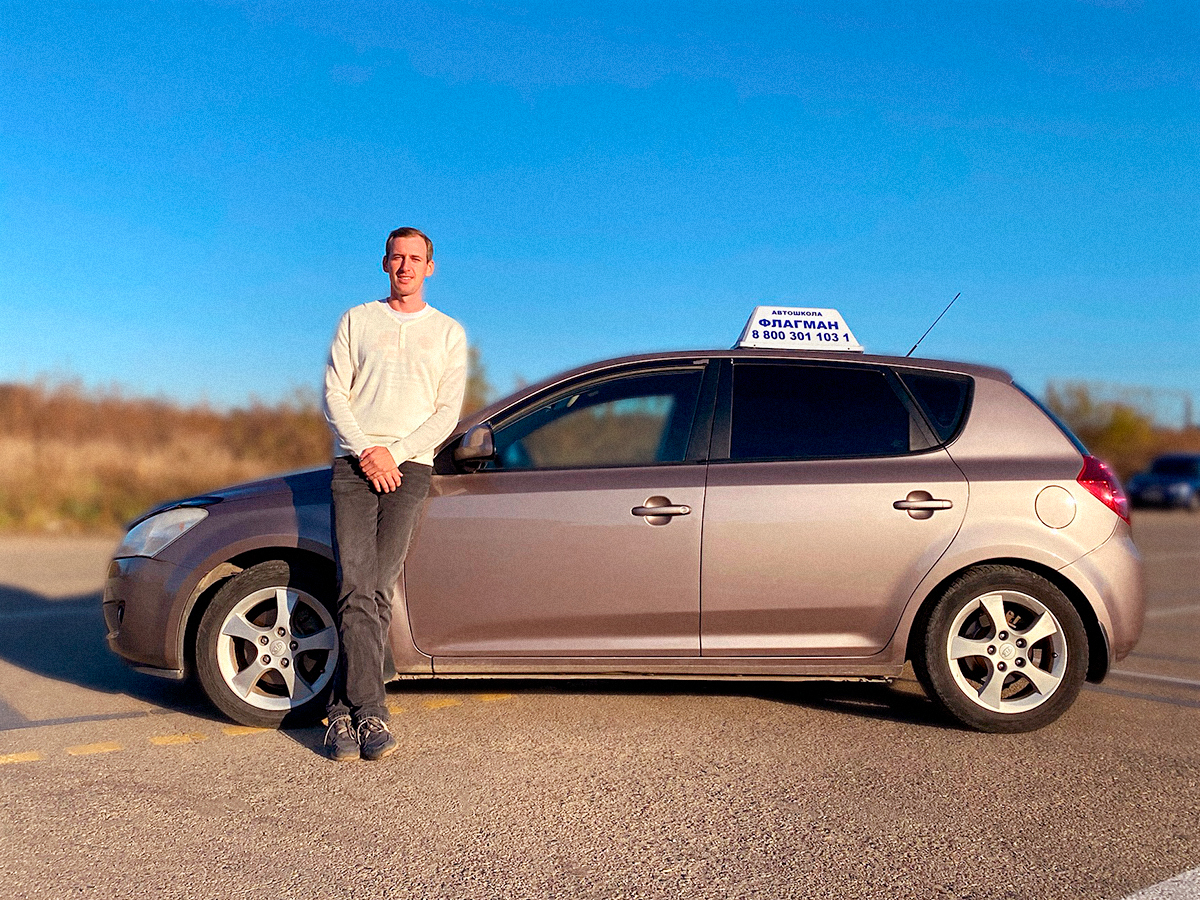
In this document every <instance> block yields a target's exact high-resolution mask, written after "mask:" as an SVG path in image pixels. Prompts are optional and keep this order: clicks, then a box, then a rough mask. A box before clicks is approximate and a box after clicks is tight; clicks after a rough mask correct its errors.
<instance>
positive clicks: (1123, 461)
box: [1046, 381, 1200, 479]
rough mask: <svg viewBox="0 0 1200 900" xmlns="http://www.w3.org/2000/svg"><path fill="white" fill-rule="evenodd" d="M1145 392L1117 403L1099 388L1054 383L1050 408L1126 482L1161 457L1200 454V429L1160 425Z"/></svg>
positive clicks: (1131, 393)
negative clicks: (1171, 454) (1165, 454)
mask: <svg viewBox="0 0 1200 900" xmlns="http://www.w3.org/2000/svg"><path fill="white" fill-rule="evenodd" d="M1144 393H1145V392H1144V391H1136V390H1130V391H1129V392H1127V393H1126V395H1125V396H1117V397H1115V398H1112V397H1108V396H1106V395H1107V394H1111V391H1110V390H1107V389H1106V388H1105V387H1104V386H1101V385H1091V384H1088V383H1087V382H1079V381H1073V382H1065V383H1060V384H1055V383H1051V384H1050V385H1049V386H1048V387H1047V388H1046V405H1047V406H1049V407H1050V408H1051V409H1052V410H1054V412H1055V413H1056V414H1057V415H1058V417H1059V418H1061V419H1062V420H1063V421H1064V422H1065V423H1066V424H1067V425H1068V426H1069V427H1070V429H1071V430H1072V431H1073V432H1075V434H1076V436H1077V437H1078V438H1079V439H1080V440H1081V441H1083V443H1084V444H1085V445H1086V446H1087V448H1088V450H1089V451H1090V452H1092V453H1094V454H1095V455H1096V456H1098V457H1100V458H1101V459H1103V460H1104V461H1105V462H1107V463H1109V464H1110V465H1112V467H1113V468H1114V469H1116V471H1117V474H1118V475H1120V476H1121V478H1124V479H1127V478H1129V476H1130V475H1133V474H1134V473H1135V472H1138V471H1140V470H1142V469H1144V468H1146V466H1147V465H1148V464H1149V463H1150V460H1152V459H1153V458H1154V457H1156V456H1158V455H1160V454H1163V453H1175V452H1186V451H1200V429H1197V428H1191V427H1188V428H1182V429H1174V428H1164V427H1162V426H1160V425H1156V424H1155V421H1154V413H1153V411H1152V410H1150V409H1149V408H1147V406H1146V399H1145V398H1144V396H1143V395H1144Z"/></svg>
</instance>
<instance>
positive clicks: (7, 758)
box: [0, 750, 42, 766]
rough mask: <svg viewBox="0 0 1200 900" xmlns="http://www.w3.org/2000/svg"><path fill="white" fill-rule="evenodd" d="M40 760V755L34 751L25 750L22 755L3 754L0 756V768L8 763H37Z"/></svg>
mask: <svg viewBox="0 0 1200 900" xmlns="http://www.w3.org/2000/svg"><path fill="white" fill-rule="evenodd" d="M41 758H42V754H40V753H38V752H37V751H36V750H26V751H25V752H24V753H5V754H4V755H3V756H0V766H7V765H8V764H9V763H19V762H37V761H38V760H39V759H41Z"/></svg>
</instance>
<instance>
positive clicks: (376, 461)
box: [358, 447, 403, 494]
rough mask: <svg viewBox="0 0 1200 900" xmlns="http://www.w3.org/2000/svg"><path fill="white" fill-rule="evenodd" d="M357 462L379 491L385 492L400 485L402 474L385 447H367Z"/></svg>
mask: <svg viewBox="0 0 1200 900" xmlns="http://www.w3.org/2000/svg"><path fill="white" fill-rule="evenodd" d="M358 464H359V466H361V467H362V471H363V474H364V475H366V476H367V478H369V479H370V481H371V485H372V486H373V487H374V488H375V490H377V491H378V492H379V493H381V494H387V493H390V492H391V491H394V490H396V488H398V487H400V479H401V478H402V477H403V476H402V475H401V474H400V468H399V467H398V466H397V465H396V460H394V459H392V454H391V452H390V451H389V450H388V448H387V447H368V448H367V449H366V450H364V451H363V452H362V455H361V456H360V457H359V458H358Z"/></svg>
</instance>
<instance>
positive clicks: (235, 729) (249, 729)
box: [221, 725, 275, 737]
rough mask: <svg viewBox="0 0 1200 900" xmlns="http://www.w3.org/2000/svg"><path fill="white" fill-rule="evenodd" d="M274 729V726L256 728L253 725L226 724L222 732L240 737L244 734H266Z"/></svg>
mask: <svg viewBox="0 0 1200 900" xmlns="http://www.w3.org/2000/svg"><path fill="white" fill-rule="evenodd" d="M274 730H275V729H273V728H255V727H254V726H253V725H226V726H225V727H224V728H222V729H221V732H222V733H223V734H227V735H229V736H230V737H240V736H241V735H243V734H264V733H265V732H268V731H274Z"/></svg>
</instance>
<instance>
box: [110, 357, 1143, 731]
mask: <svg viewBox="0 0 1200 900" xmlns="http://www.w3.org/2000/svg"><path fill="white" fill-rule="evenodd" d="M1140 576H1141V572H1140V561H1139V558H1138V554H1137V551H1136V550H1135V548H1134V545H1133V542H1132V540H1131V536H1130V527H1129V520H1128V511H1127V504H1126V499H1125V497H1124V495H1123V494H1122V491H1121V487H1120V485H1119V484H1118V482H1117V480H1116V479H1115V478H1114V476H1113V475H1112V474H1111V473H1110V472H1109V470H1108V469H1107V468H1106V467H1105V466H1104V464H1103V463H1101V462H1099V461H1098V460H1097V459H1095V458H1094V457H1092V456H1090V455H1088V453H1087V451H1086V450H1085V449H1084V448H1083V447H1082V446H1081V445H1080V444H1079V442H1078V441H1077V440H1076V439H1075V438H1074V437H1073V436H1072V435H1071V434H1070V432H1069V431H1068V430H1067V429H1066V428H1065V427H1064V426H1063V425H1062V424H1061V423H1059V422H1057V421H1056V420H1055V419H1054V417H1053V416H1052V415H1051V414H1049V413H1048V412H1047V411H1046V410H1045V409H1043V408H1042V407H1041V406H1040V405H1039V404H1038V403H1037V401H1035V400H1034V399H1033V398H1032V397H1031V396H1030V395H1028V394H1026V393H1025V392H1023V391H1022V390H1021V389H1020V388H1018V387H1016V386H1015V385H1014V384H1013V382H1012V379H1011V378H1010V376H1009V375H1007V374H1006V373H1004V372H1002V371H999V370H996V369H991V368H985V367H982V366H974V365H966V364H960V363H951V362H939V361H934V360H920V359H909V358H896V357H885V356H869V355H863V354H859V353H847V352H815V351H796V350H773V349H735V350H724V351H702V352H689V353H683V352H672V353H658V354H648V355H642V356H633V357H625V358H622V359H615V360H610V361H606V362H601V363H597V364H594V365H590V366H585V367H583V368H579V369H575V370H573V371H570V372H566V373H564V374H562V375H559V376H556V377H554V378H551V379H548V380H546V381H543V382H541V383H540V384H536V385H533V386H531V387H528V388H525V389H523V390H521V391H519V392H517V393H515V394H513V395H512V396H510V397H507V398H505V399H504V400H501V401H499V402H497V403H495V404H493V405H492V406H490V407H488V408H487V409H484V410H482V411H480V412H478V413H476V414H474V415H472V416H470V417H468V418H467V419H465V420H464V421H463V422H462V423H460V425H459V427H458V429H457V431H456V432H455V433H454V435H452V436H451V438H450V439H449V440H448V441H447V443H446V444H445V445H444V447H443V449H442V450H441V452H440V453H439V455H438V457H437V460H436V465H435V475H434V478H433V487H432V491H431V493H430V496H429V499H428V501H427V504H426V508H425V514H424V517H423V520H422V522H421V524H420V526H419V529H418V532H417V534H416V536H415V538H414V543H413V547H412V550H411V553H410V555H409V558H408V562H407V565H406V570H405V572H404V573H403V575H402V578H401V583H400V584H399V585H398V589H397V592H396V599H395V614H394V615H393V619H392V623H393V626H392V633H391V653H392V659H393V663H394V667H395V671H396V673H397V676H398V677H402V678H454V677H478V676H481V675H491V676H498V677H499V676H503V677H516V678H548V677H553V678H560V677H576V678H602V677H606V676H622V677H627V676H630V675H639V676H647V677H653V676H670V677H681V676H683V677H693V678H703V679H718V678H736V679H793V680H800V679H820V680H881V681H887V680H890V679H894V678H896V677H897V676H899V675H900V674H901V672H902V670H903V668H904V666H905V664H906V662H911V664H912V666H913V668H914V670H915V672H916V675H917V677H918V678H919V680H920V682H921V684H922V685H923V686H924V688H925V690H926V691H927V692H928V694H929V696H930V697H931V698H932V699H933V700H935V701H936V702H937V703H938V704H940V705H941V706H942V707H943V708H944V709H945V710H946V711H947V712H948V713H949V715H950V716H952V717H953V718H955V719H957V720H958V721H959V722H961V723H963V724H965V725H967V726H970V727H972V728H976V729H981V730H984V731H993V732H1016V731H1028V730H1032V729H1035V728H1039V727H1041V726H1043V725H1046V724H1047V723H1049V722H1052V721H1053V720H1054V719H1056V718H1057V717H1058V716H1059V715H1061V714H1062V713H1063V712H1064V711H1065V710H1066V709H1067V708H1068V707H1069V706H1070V705H1071V704H1072V702H1073V701H1074V700H1075V698H1076V696H1077V695H1078V692H1079V690H1080V688H1081V686H1082V684H1083V682H1084V680H1085V679H1090V680H1092V681H1099V680H1100V679H1102V678H1103V677H1104V676H1105V674H1106V672H1107V671H1108V669H1109V667H1110V666H1111V664H1112V663H1113V662H1114V661H1115V660H1119V659H1121V658H1123V657H1124V656H1125V655H1126V654H1128V653H1129V651H1130V650H1131V649H1132V648H1133V646H1134V644H1135V643H1136V642H1137V640H1138V637H1139V634H1140V632H1141V628H1142V619H1143V594H1142V588H1141V577H1140ZM335 594H336V566H335V562H334V558H333V552H332V549H331V541H330V533H329V470H328V468H325V467H323V468H320V469H313V470H309V471H304V472H298V473H294V474H290V475H284V476H280V477H278V478H272V479H268V480H265V481H261V482H256V483H253V484H247V485H241V486H238V487H233V488H229V489H226V490H221V491H217V492H214V493H212V494H209V495H205V496H201V497H193V498H190V499H187V500H183V501H179V502H177V503H172V504H168V505H166V506H164V507H160V508H159V509H157V510H154V511H151V512H149V513H147V514H146V515H145V516H143V517H142V518H141V519H140V520H139V521H137V522H136V523H135V524H134V525H133V527H132V529H131V530H130V532H129V534H128V535H127V536H126V538H125V541H124V543H123V544H122V545H121V547H120V548H119V549H118V551H117V553H116V558H115V559H114V560H113V561H112V564H111V568H110V571H109V577H108V582H107V587H106V590H105V595H104V613H105V618H106V621H107V624H108V628H109V635H108V640H109V644H110V646H111V647H112V649H113V650H115V651H116V652H117V653H118V654H120V655H121V656H122V657H124V658H125V659H126V660H128V661H130V662H131V663H133V664H134V665H136V666H137V667H138V668H139V669H140V670H142V671H147V672H153V673H156V674H160V675H167V676H169V677H175V678H183V677H185V675H187V674H188V673H194V674H195V675H196V676H197V677H198V680H199V683H200V685H201V686H202V687H203V689H204V691H205V692H206V693H207V695H208V696H209V697H210V698H211V700H212V702H213V703H214V704H215V705H216V706H217V707H218V708H220V709H221V710H222V711H224V712H225V713H226V714H227V715H229V716H230V717H231V718H233V719H235V720H237V721H239V722H243V723H247V724H255V725H278V724H281V723H283V724H287V723H290V722H292V721H303V720H305V719H311V718H312V717H314V716H319V715H320V713H321V711H322V709H323V703H324V693H325V691H326V690H327V688H328V685H329V682H330V677H331V675H332V670H333V667H334V665H335V662H336V659H337V639H338V638H337V630H336V628H335V627H334V615H333V612H332V609H333V607H334V604H335Z"/></svg>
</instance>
